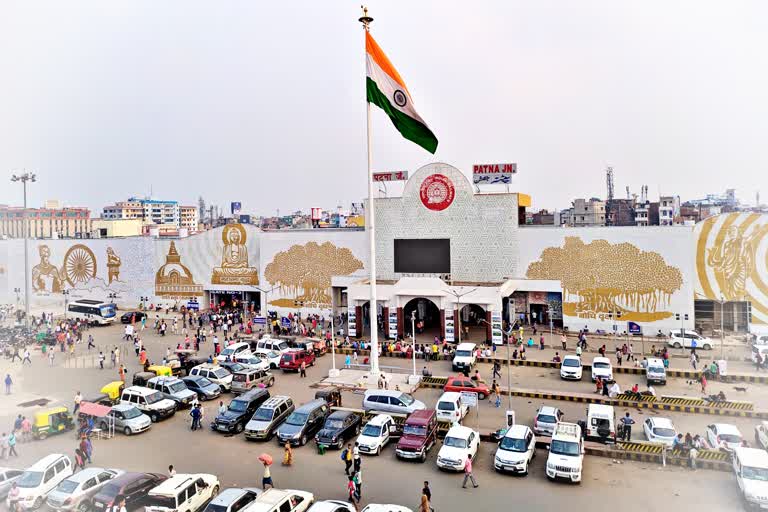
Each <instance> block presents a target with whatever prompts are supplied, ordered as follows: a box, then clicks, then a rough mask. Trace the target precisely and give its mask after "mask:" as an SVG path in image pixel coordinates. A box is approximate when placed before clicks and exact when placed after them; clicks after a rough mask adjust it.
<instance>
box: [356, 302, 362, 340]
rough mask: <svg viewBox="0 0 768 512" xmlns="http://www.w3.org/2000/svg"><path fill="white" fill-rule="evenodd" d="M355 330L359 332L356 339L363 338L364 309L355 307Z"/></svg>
mask: <svg viewBox="0 0 768 512" xmlns="http://www.w3.org/2000/svg"><path fill="white" fill-rule="evenodd" d="M355 329H356V331H357V336H355V337H356V338H360V337H362V336H363V307H362V306H355Z"/></svg>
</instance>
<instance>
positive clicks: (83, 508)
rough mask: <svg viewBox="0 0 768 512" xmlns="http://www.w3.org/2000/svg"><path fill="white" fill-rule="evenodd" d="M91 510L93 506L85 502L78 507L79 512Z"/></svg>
mask: <svg viewBox="0 0 768 512" xmlns="http://www.w3.org/2000/svg"><path fill="white" fill-rule="evenodd" d="M90 509H91V506H90V505H89V504H88V503H87V502H85V501H83V502H81V503H80V504H79V505H78V506H77V510H78V512H88V511H89V510H90Z"/></svg>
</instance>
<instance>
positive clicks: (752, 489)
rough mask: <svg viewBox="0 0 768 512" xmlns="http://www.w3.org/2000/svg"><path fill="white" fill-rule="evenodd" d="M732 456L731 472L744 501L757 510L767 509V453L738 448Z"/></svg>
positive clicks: (755, 449)
mask: <svg viewBox="0 0 768 512" xmlns="http://www.w3.org/2000/svg"><path fill="white" fill-rule="evenodd" d="M732 455H733V456H732V460H733V472H734V473H736V483H737V484H738V485H739V491H741V494H742V496H743V497H744V501H745V502H746V503H747V504H749V505H753V506H755V507H757V508H768V452H766V451H765V450H760V449H757V448H745V447H741V446H740V447H738V448H736V449H735V450H733V454H732Z"/></svg>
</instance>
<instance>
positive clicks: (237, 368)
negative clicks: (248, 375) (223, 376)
mask: <svg viewBox="0 0 768 512" xmlns="http://www.w3.org/2000/svg"><path fill="white" fill-rule="evenodd" d="M227 369H228V370H229V371H230V373H235V372H239V371H240V370H245V366H243V365H242V364H240V363H229V366H227Z"/></svg>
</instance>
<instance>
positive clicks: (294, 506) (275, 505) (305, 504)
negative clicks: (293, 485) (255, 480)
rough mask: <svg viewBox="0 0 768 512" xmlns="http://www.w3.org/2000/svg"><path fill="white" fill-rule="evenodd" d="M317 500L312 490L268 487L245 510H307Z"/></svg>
mask: <svg viewBox="0 0 768 512" xmlns="http://www.w3.org/2000/svg"><path fill="white" fill-rule="evenodd" d="M314 501H315V496H314V495H313V494H312V493H311V492H306V491H297V490H295V489H267V490H266V491H264V492H263V493H261V494H259V495H258V497H257V498H256V499H255V500H254V501H253V502H252V503H251V504H250V505H248V506H247V507H245V508H244V509H243V512H247V511H249V510H253V512H305V511H306V510H307V509H308V508H309V507H310V506H311V505H312V503H314Z"/></svg>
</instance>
